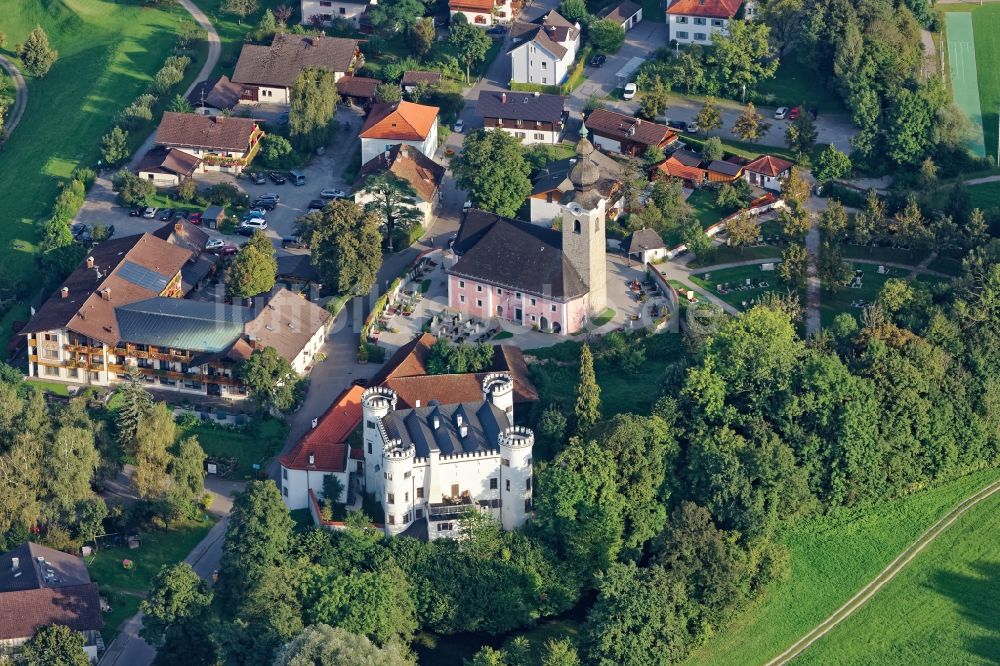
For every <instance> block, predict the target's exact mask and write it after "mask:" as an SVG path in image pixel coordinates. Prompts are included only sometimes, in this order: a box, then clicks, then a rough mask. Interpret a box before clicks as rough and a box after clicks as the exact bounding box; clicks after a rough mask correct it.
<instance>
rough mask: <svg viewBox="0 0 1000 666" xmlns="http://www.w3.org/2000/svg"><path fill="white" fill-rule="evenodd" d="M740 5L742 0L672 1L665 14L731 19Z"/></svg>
mask: <svg viewBox="0 0 1000 666" xmlns="http://www.w3.org/2000/svg"><path fill="white" fill-rule="evenodd" d="M742 4H743V0H674V2H673V3H671V4H670V6H669V7H667V13H668V14H679V15H682V16H706V17H709V18H725V19H731V18H733V17H734V16H736V12H738V11H739V9H740V5H742Z"/></svg>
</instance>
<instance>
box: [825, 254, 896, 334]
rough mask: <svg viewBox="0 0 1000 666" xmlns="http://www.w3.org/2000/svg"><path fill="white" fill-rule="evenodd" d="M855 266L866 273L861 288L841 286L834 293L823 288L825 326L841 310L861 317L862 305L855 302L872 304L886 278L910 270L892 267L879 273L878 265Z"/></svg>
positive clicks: (854, 265)
mask: <svg viewBox="0 0 1000 666" xmlns="http://www.w3.org/2000/svg"><path fill="white" fill-rule="evenodd" d="M853 268H854V270H856V271H863V273H864V275H863V276H862V278H861V287H860V288H858V289H852V288H851V287H841V288H840V289H838V290H837V291H836V292H835V293H832V294H831V293H830V292H828V291H826V290H823V293H822V294H821V295H820V321H821V323H822V325H823V326H830V325H831V324H832V323H833V320H834V318H835V317H836V316H837V315H838V314H840V313H841V312H848V313H850V314H852V315H854V318H855V319H859V318H860V317H861V306H860V305H854V304H856V303H861V302H863V305H870V304H871V303H873V302H874V301H875V299H876V298H878V295H879V292H880V291H882V287H883V286H884V285H885V281H886V280H888V279H889V278H891V277H896V278H901V277H906V275H907V274H908V272H909V271H904V270H902V269H899V268H890V269H888V272H886V273H884V274H882V275H879V274H878V273H877V270H878V267H877V266H875V265H873V264H853Z"/></svg>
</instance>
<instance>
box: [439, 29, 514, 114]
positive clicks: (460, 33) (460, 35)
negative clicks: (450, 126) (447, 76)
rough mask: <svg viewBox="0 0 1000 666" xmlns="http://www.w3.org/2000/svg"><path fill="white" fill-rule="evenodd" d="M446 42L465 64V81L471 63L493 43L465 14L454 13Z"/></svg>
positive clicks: (467, 79) (485, 52)
mask: <svg viewBox="0 0 1000 666" xmlns="http://www.w3.org/2000/svg"><path fill="white" fill-rule="evenodd" d="M448 43H449V44H451V46H452V48H453V49H455V53H456V54H457V55H458V59H459V61H460V62H461V63H462V64H464V65H465V82H466V83H468V82H469V74H470V70H471V69H472V65H474V64H475V63H477V62H480V61H481V60H483V59H484V58H485V57H486V54H487V53H488V52H489V50H490V46H491V45H492V44H493V42H492V40H491V39H490V38H489V37H487V36H486V33H485V32H483V31H482V30H480V29H479V28H477V27H475V26H473V25H471V24H469V21H468V20H467V19H466V18H465V14H455V16H453V17H452V19H451V35H450V36H449V37H448ZM501 134H503V132H501Z"/></svg>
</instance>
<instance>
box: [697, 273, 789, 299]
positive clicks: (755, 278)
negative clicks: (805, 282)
mask: <svg viewBox="0 0 1000 666" xmlns="http://www.w3.org/2000/svg"><path fill="white" fill-rule="evenodd" d="M705 276H711V277H708V278H707V279H706V277H705ZM747 279H749V280H750V282H751V284H752V285H753V288H752V289H746V290H744V291H737V290H736V289H735V287H737V286H740V285H746V281H747ZM691 282H693V283H695V284H696V285H698V286H699V287H702V288H703V289H705V290H706V291H709V292H711V293H712V294H715V295H716V296H718V297H719V298H721V299H722V300H724V301H725V302H726V303H729V304H730V305H732V306H733V307H734V308H736V309H737V310H745V309H746V308H745V307H743V303H744V302H745V303H746V304H747V307H749V306H751V305H753V303H754V302H756V300H757V299H759V298H760V297H761V296H763V295H764V294H766V293H768V292H777V293H784V292H785V291H786V288H785V285H783V284H782V283H781V281H780V280H779V279H778V273H777V272H776V271H762V270H761V269H760V265H759V264H753V265H750V266H737V267H736V268H726V269H723V270H720V271H713V270H710V271H708V272H707V273H701V274H700V275H692V276H691ZM761 282H766V283H767V284H768V286H767V287H760V286H758V285H759V284H760V283H761ZM726 284H728V285H729V288H728V289H727V290H726V293H720V292H719V290H718V289H716V287H717V286H719V285H726Z"/></svg>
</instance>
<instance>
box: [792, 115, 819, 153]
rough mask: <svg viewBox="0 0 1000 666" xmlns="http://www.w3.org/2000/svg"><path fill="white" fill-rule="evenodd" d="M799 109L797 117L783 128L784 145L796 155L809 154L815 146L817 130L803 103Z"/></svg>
mask: <svg viewBox="0 0 1000 666" xmlns="http://www.w3.org/2000/svg"><path fill="white" fill-rule="evenodd" d="M799 111H800V113H799V117H798V118H796V119H795V120H793V121H792V122H791V123H789V124H788V127H787V128H786V129H785V145H787V146H788V149H789V150H791V151H792V152H793V153H795V154H796V155H799V156H802V155H809V154H810V153H811V152H812V149H813V148H814V147H815V146H816V138H817V137H818V136H819V132H818V131H817V130H816V123H814V122H813V118H812V114H811V113H809V112H808V111H807V110H806V109H805V105H803V106H802V107H800V109H799Z"/></svg>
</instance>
